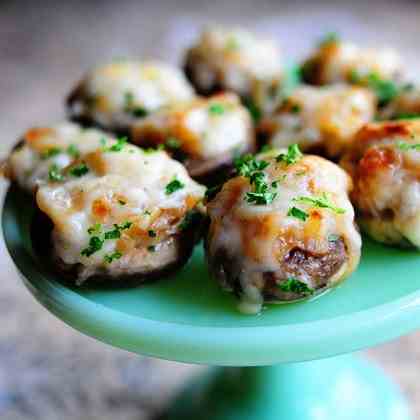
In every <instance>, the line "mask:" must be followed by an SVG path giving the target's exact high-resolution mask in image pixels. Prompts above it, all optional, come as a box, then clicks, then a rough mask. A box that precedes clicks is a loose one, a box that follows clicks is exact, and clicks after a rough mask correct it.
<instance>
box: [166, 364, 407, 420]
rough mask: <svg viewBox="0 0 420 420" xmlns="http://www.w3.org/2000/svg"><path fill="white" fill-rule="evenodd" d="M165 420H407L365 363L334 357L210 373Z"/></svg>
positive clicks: (385, 383) (392, 388) (389, 387)
mask: <svg viewBox="0 0 420 420" xmlns="http://www.w3.org/2000/svg"><path fill="white" fill-rule="evenodd" d="M165 418H167V419H168V420H175V419H177V420H179V419H185V420H186V419H191V420H298V419H299V420H409V419H411V416H410V414H409V410H408V408H407V405H406V401H405V399H404V398H403V396H402V395H401V392H400V390H399V389H398V388H397V386H396V385H394V384H393V383H392V382H390V380H389V379H388V378H387V377H386V376H385V375H384V374H383V373H382V372H381V370H380V369H378V368H376V367H375V366H372V365H371V364H370V363H368V362H367V361H364V360H361V359H359V358H357V357H354V356H340V357H335V358H330V359H323V360H317V361H312V362H304V363H293V364H283V365H276V366H267V367H246V368H212V369H210V371H209V372H207V373H206V374H205V375H202V376H200V377H199V378H197V379H196V380H194V381H192V382H191V383H190V384H189V385H188V386H187V388H186V389H184V391H183V392H182V393H181V395H179V396H178V398H177V399H176V400H175V401H174V403H173V405H172V407H171V408H170V409H169V412H168V415H167V416H165Z"/></svg>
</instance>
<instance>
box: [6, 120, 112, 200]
mask: <svg viewBox="0 0 420 420" xmlns="http://www.w3.org/2000/svg"><path fill="white" fill-rule="evenodd" d="M106 137H107V135H106V134H105V133H104V132H102V131H100V130H95V129H83V128H82V127H80V126H79V125H77V124H74V123H69V122H62V123H59V124H55V125H51V126H47V127H35V128H31V129H30V130H28V131H27V132H26V133H25V134H24V135H23V139H22V141H20V142H19V143H18V145H17V146H16V147H15V148H14V149H13V151H12V153H11V154H10V156H9V158H8V159H7V160H6V161H5V162H4V163H3V168H2V169H3V173H4V174H5V175H6V176H7V177H8V178H9V179H11V180H12V181H15V182H16V183H17V184H19V186H20V187H21V188H23V189H25V190H26V191H28V192H30V193H35V192H36V191H37V189H38V187H39V186H40V185H43V184H46V183H48V182H50V181H57V180H59V179H60V177H61V175H60V171H61V170H62V169H63V168H64V167H66V166H68V165H70V164H71V163H72V162H74V161H76V160H77V159H79V158H80V156H81V155H83V154H86V153H88V152H91V151H93V150H96V149H97V148H98V146H99V145H100V141H101V140H102V139H105V138H106Z"/></svg>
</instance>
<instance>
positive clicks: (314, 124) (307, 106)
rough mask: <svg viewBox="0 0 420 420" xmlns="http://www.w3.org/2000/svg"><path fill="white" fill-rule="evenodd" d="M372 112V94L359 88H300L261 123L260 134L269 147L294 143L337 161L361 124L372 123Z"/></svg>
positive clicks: (335, 86)
mask: <svg viewBox="0 0 420 420" xmlns="http://www.w3.org/2000/svg"><path fill="white" fill-rule="evenodd" d="M375 109H376V100H375V97H374V95H373V94H372V93H371V92H370V91H369V90H367V89H365V88H362V87H355V86H346V85H334V86H326V87H312V86H303V87H300V88H297V89H296V90H295V91H294V92H293V93H292V94H291V95H290V96H289V97H288V98H287V100H286V101H285V102H283V103H282V104H281V105H280V106H279V107H278V109H277V110H276V111H275V112H274V113H273V114H272V115H270V116H267V117H265V118H264V119H263V120H262V121H261V122H260V125H259V132H260V133H261V135H262V136H263V137H265V139H266V141H267V143H268V144H269V145H271V146H274V147H286V146H288V145H289V144H293V143H297V144H298V145H299V147H300V148H301V149H302V150H304V151H311V150H312V151H315V150H316V151H317V152H320V153H322V154H324V155H325V156H327V157H329V158H336V157H338V156H340V155H341V154H342V153H343V151H344V150H345V149H346V148H347V147H348V146H349V145H350V144H351V142H352V139H353V137H354V135H355V133H356V132H357V131H358V130H359V129H360V128H361V127H362V126H363V124H365V123H367V122H369V121H372V120H373V118H374V115H375Z"/></svg>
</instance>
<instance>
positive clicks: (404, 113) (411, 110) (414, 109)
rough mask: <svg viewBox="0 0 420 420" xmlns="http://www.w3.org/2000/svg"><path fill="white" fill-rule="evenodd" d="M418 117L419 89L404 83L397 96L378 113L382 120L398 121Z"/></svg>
mask: <svg viewBox="0 0 420 420" xmlns="http://www.w3.org/2000/svg"><path fill="white" fill-rule="evenodd" d="M419 117H420V88H419V87H418V86H415V85H413V84H412V83H406V84H405V85H403V86H402V87H401V89H400V90H399V92H398V94H397V95H396V96H395V97H394V98H393V99H392V100H391V101H390V102H389V103H388V104H387V106H385V107H384V108H383V109H381V110H380V112H379V118H380V119H382V120H398V119H410V118H419Z"/></svg>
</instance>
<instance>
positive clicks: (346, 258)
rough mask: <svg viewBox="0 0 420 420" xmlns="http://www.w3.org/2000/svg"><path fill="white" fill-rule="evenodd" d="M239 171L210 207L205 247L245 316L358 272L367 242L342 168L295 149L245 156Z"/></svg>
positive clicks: (219, 277)
mask: <svg viewBox="0 0 420 420" xmlns="http://www.w3.org/2000/svg"><path fill="white" fill-rule="evenodd" d="M237 171H238V175H237V176H236V177H234V178H232V179H230V180H229V181H228V182H226V183H225V184H224V185H223V187H222V189H221V190H220V191H219V192H218V193H217V194H216V195H215V196H214V197H213V198H210V201H209V202H208V206H207V211H208V216H209V218H210V225H209V230H208V235H207V238H206V245H205V246H206V257H207V261H208V265H209V269H210V271H211V272H212V274H213V276H214V277H215V278H216V279H217V280H218V281H219V282H220V283H221V285H222V287H223V288H225V289H227V290H229V291H232V292H234V293H235V294H236V295H237V296H238V297H239V298H240V301H241V303H240V310H241V311H244V312H248V313H256V312H258V311H260V310H261V307H262V305H263V304H264V303H265V302H272V303H283V302H290V301H294V300H298V299H303V298H307V297H310V296H313V295H314V294H316V293H320V292H322V291H323V290H326V289H328V288H330V287H332V286H334V285H336V284H338V283H340V282H341V281H343V280H344V279H345V278H346V277H348V276H349V275H350V274H351V273H352V272H353V271H354V270H355V269H356V267H357V265H358V263H359V259H360V249H361V238H360V235H359V232H358V230H357V228H356V226H355V223H354V211H353V208H352V205H351V203H350V201H349V198H348V192H349V191H350V189H351V187H352V183H351V179H350V177H349V176H348V175H347V174H346V172H345V171H344V170H342V169H341V168H339V167H338V166H337V165H335V164H334V163H332V162H330V161H327V160H325V159H324V158H321V157H318V156H310V155H306V156H303V155H301V153H300V152H299V149H298V148H297V147H296V145H294V146H290V147H289V148H288V150H287V151H285V150H283V151H274V150H272V151H270V152H268V153H265V154H262V155H259V156H257V157H253V156H251V155H249V156H246V157H244V158H242V159H241V160H238V161H237Z"/></svg>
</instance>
